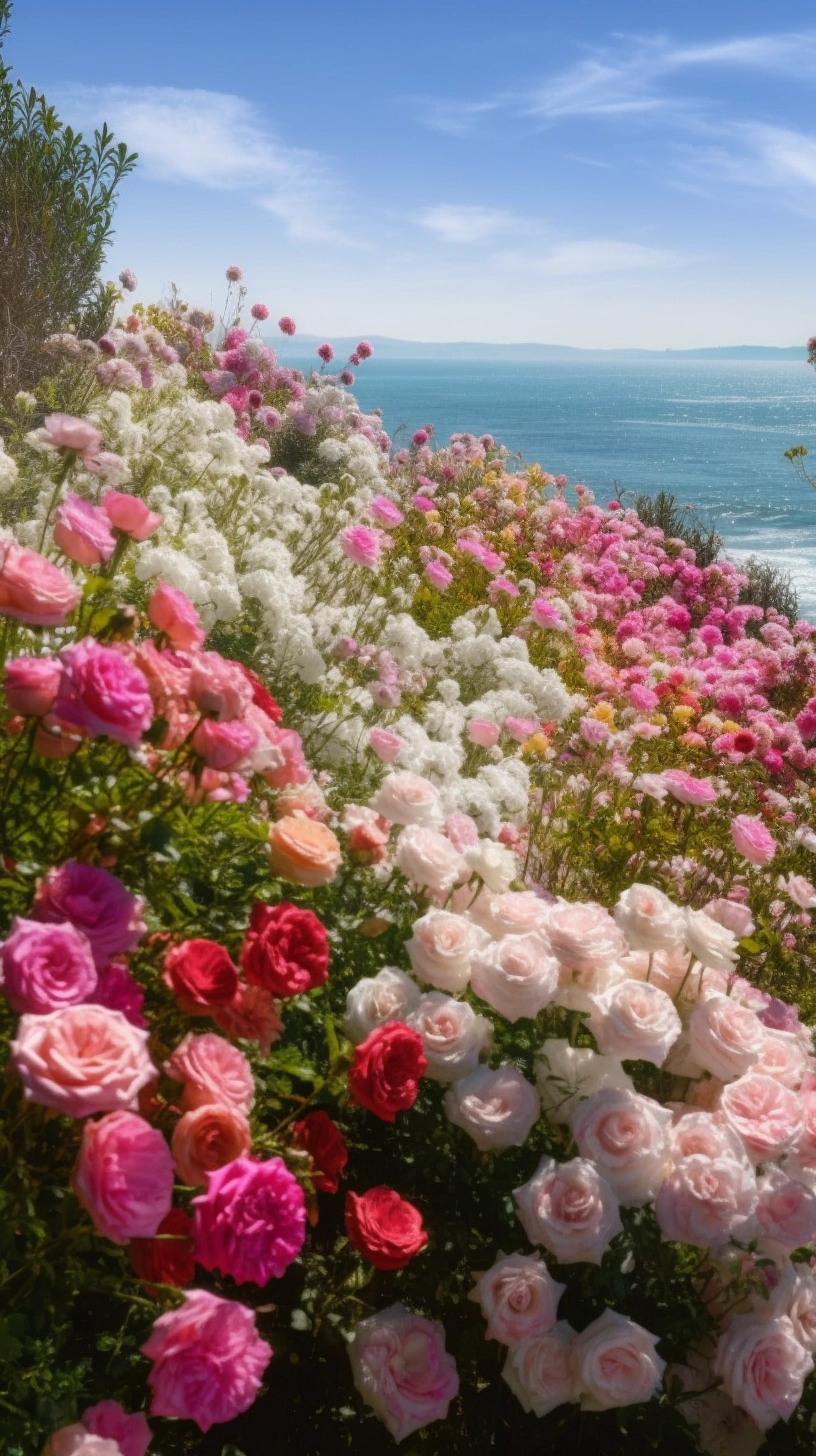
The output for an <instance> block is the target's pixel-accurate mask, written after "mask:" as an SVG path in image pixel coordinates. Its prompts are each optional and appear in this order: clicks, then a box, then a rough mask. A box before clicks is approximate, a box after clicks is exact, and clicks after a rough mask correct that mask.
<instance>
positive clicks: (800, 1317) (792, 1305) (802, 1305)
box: [755, 1264, 816, 1354]
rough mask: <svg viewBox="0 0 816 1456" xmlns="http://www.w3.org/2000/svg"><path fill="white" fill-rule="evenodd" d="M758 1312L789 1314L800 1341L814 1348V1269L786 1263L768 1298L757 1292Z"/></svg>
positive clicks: (803, 1265)
mask: <svg viewBox="0 0 816 1456" xmlns="http://www.w3.org/2000/svg"><path fill="white" fill-rule="evenodd" d="M755 1307H756V1311H757V1313H758V1314H765V1313H770V1314H784V1315H787V1316H788V1319H789V1320H790V1322H791V1324H792V1325H793V1331H794V1334H795V1335H796V1338H797V1340H798V1341H799V1343H800V1345H804V1347H805V1349H806V1350H810V1352H811V1354H812V1353H813V1351H814V1350H816V1269H814V1268H813V1266H812V1265H811V1264H787V1265H786V1266H785V1267H784V1269H783V1270H782V1275H781V1278H780V1280H779V1282H778V1284H777V1285H776V1288H775V1289H773V1290H772V1291H771V1296H770V1299H763V1298H762V1297H761V1296H760V1295H757V1296H756V1299H755Z"/></svg>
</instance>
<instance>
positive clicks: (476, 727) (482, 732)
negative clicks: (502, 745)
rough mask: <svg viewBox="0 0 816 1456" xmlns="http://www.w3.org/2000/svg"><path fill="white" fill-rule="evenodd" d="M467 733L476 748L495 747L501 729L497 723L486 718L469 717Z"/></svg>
mask: <svg viewBox="0 0 816 1456" xmlns="http://www.w3.org/2000/svg"><path fill="white" fill-rule="evenodd" d="M467 735H468V738H469V739H470V741H471V743H475V744H476V746H477V747H478V748H495V746H496V744H497V743H498V741H499V738H500V737H501V729H500V727H499V725H498V723H491V722H490V720H489V719H487V718H471V720H470V722H469V723H468V726H467Z"/></svg>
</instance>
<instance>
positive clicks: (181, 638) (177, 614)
mask: <svg viewBox="0 0 816 1456" xmlns="http://www.w3.org/2000/svg"><path fill="white" fill-rule="evenodd" d="M147 615H148V617H149V618H150V621H151V623H152V625H153V626H154V627H155V628H156V631H157V632H163V633H164V635H165V637H168V638H169V640H170V642H171V644H172V646H173V647H175V648H177V649H178V650H179V651H180V652H192V651H194V649H195V648H196V647H200V646H201V643H202V642H203V641H204V638H205V637H206V635H207V634H206V632H205V631H204V628H203V627H202V625H201V618H200V617H199V615H198V612H197V611H196V609H195V607H194V606H193V604H192V602H191V601H190V599H189V597H186V596H185V595H184V592H182V591H178V590H177V588H176V587H174V586H168V585H167V583H166V582H164V581H160V582H159V583H158V584H157V586H156V589H155V591H154V592H153V593H152V595H151V598H150V601H149V602H148V604H147Z"/></svg>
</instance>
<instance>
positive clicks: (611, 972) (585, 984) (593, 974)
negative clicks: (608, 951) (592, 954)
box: [553, 961, 627, 1014]
mask: <svg viewBox="0 0 816 1456" xmlns="http://www.w3.org/2000/svg"><path fill="white" fill-rule="evenodd" d="M626 979H627V976H626V972H625V971H624V969H623V966H622V965H620V964H619V963H618V962H617V961H611V962H610V961H597V962H595V963H593V962H589V963H588V964H587V965H585V966H583V967H582V968H581V969H580V970H574V969H573V968H572V967H570V966H564V965H563V964H562V966H561V975H560V977H559V984H558V990H557V991H556V993H555V995H554V997H553V1000H554V1002H555V1004H556V1006H565V1007H566V1008H567V1010H568V1011H582V1012H584V1013H585V1014H588V1013H589V1012H590V1011H591V1010H592V1009H593V1007H594V1005H595V999H596V997H598V996H602V995H603V994H604V992H605V991H610V990H611V989H612V987H613V986H619V985H620V984H621V982H622V981H625V980H626Z"/></svg>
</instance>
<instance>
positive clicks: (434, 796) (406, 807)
mask: <svg viewBox="0 0 816 1456" xmlns="http://www.w3.org/2000/svg"><path fill="white" fill-rule="evenodd" d="M370 807H371V808H372V809H373V810H374V812H375V814H380V815H381V816H382V818H383V819H390V820H391V823H392V824H424V825H425V826H426V827H427V828H434V827H435V826H436V825H438V824H441V822H442V817H443V815H442V801H441V799H440V796H439V790H438V789H435V788H434V786H433V784H432V783H430V782H429V780H428V779H424V778H422V777H421V775H420V774H415V773H409V772H408V770H407V769H406V770H404V771H402V772H400V773H392V774H388V775H387V777H386V778H384V779H383V781H382V783H381V784H380V787H379V788H378V790H377V792H376V794H375V795H374V797H373V799H371V800H370Z"/></svg>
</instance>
